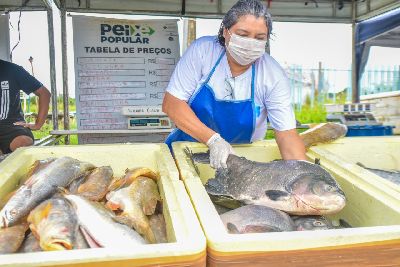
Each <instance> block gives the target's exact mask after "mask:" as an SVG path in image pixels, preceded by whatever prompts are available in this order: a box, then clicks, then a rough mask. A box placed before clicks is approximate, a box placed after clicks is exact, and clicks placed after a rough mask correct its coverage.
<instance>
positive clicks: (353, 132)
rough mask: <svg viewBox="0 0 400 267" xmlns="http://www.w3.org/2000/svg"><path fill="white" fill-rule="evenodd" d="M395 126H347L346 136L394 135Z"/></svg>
mask: <svg viewBox="0 0 400 267" xmlns="http://www.w3.org/2000/svg"><path fill="white" fill-rule="evenodd" d="M393 128H394V127H393V126H383V125H362V126H359V125H353V126H347V129H348V131H347V134H346V136H348V137H350V136H383V135H393Z"/></svg>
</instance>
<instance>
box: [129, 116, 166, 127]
mask: <svg viewBox="0 0 400 267" xmlns="http://www.w3.org/2000/svg"><path fill="white" fill-rule="evenodd" d="M128 128H129V129H138V128H141V129H157V128H171V121H170V120H169V118H154V117H151V118H129V119H128Z"/></svg>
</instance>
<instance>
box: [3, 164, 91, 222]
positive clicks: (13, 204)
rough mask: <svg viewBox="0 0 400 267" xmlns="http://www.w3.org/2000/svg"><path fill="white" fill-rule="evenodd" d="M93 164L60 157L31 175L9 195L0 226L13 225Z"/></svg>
mask: <svg viewBox="0 0 400 267" xmlns="http://www.w3.org/2000/svg"><path fill="white" fill-rule="evenodd" d="M93 168H95V166H94V165H92V164H90V163H87V162H81V161H79V160H76V159H73V158H70V157H62V158H58V159H56V160H55V161H53V162H51V163H50V164H49V165H47V167H46V168H44V169H42V170H40V171H39V172H37V173H35V174H34V175H32V176H31V177H30V178H29V179H28V180H27V181H26V182H25V183H24V184H23V185H22V186H21V187H20V188H19V189H18V190H17V191H16V192H15V194H14V195H13V196H12V197H11V199H10V200H9V201H8V202H7V204H6V205H5V206H4V207H3V209H2V210H1V212H0V228H2V227H7V226H11V225H14V224H15V223H17V222H18V221H19V220H20V219H22V218H23V217H24V216H26V215H28V214H29V212H30V211H31V210H33V209H34V208H35V207H36V206H37V205H39V204H40V203H41V202H42V201H43V200H46V199H48V198H49V197H51V196H52V195H53V194H54V193H55V192H56V191H57V188H58V187H66V186H67V185H68V184H70V183H71V182H72V181H73V180H74V179H76V178H78V177H80V176H81V175H82V174H83V173H85V172H86V171H88V170H90V169H93Z"/></svg>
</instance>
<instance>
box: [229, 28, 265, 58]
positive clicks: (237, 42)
mask: <svg viewBox="0 0 400 267" xmlns="http://www.w3.org/2000/svg"><path fill="white" fill-rule="evenodd" d="M228 33H229V35H230V36H231V39H230V40H229V43H228V45H226V49H227V50H228V52H229V54H230V55H231V56H232V57H233V59H235V61H236V62H237V63H239V64H240V65H242V66H245V65H249V64H250V63H252V62H254V61H255V60H256V59H258V58H260V57H261V56H262V55H263V54H264V53H265V45H266V44H267V40H256V39H253V38H248V37H241V36H239V35H237V34H234V33H230V32H229V30H228Z"/></svg>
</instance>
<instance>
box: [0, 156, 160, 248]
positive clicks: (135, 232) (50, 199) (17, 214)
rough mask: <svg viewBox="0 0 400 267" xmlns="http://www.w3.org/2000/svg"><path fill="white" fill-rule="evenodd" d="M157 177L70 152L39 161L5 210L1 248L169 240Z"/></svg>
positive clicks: (1, 217) (1, 220)
mask: <svg viewBox="0 0 400 267" xmlns="http://www.w3.org/2000/svg"><path fill="white" fill-rule="evenodd" d="M158 179H159V176H158V174H156V173H155V172H153V171H152V170H150V169H148V168H135V169H127V170H126V171H125V175H123V176H122V177H114V173H113V170H112V168H111V167H109V166H102V167H96V166H94V165H93V164H91V163H88V162H82V161H79V160H77V159H73V158H70V157H61V158H57V159H56V158H49V159H46V160H40V161H36V162H35V163H34V164H33V165H32V166H31V168H30V169H29V171H28V173H27V175H26V177H25V178H24V179H22V182H23V184H22V185H21V186H20V187H19V188H18V189H17V190H16V191H15V192H12V193H11V194H9V196H7V197H6V198H7V199H6V200H5V204H4V207H2V209H1V211H0V254H5V253H14V252H34V251H52V250H71V249H83V248H93V247H106V248H107V247H112V248H118V247H127V246H128V247H135V246H138V245H141V244H148V243H165V242H167V237H166V226H165V221H164V217H163V214H162V199H161V197H160V194H159V192H158V187H157V181H158ZM0 208H1V206H0Z"/></svg>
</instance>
